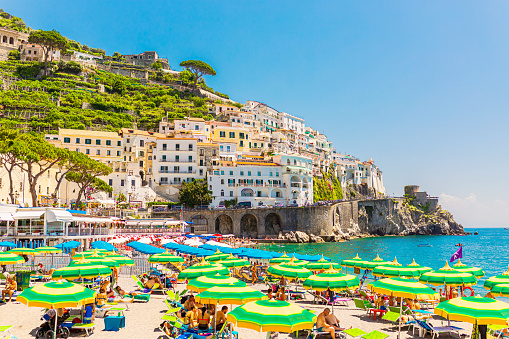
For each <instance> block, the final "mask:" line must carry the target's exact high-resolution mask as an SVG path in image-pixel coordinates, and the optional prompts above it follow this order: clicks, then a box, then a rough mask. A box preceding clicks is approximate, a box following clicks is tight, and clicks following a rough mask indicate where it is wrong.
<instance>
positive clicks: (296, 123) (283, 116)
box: [278, 112, 306, 134]
mask: <svg viewBox="0 0 509 339" xmlns="http://www.w3.org/2000/svg"><path fill="white" fill-rule="evenodd" d="M278 119H279V127H280V128H283V129H288V130H291V131H294V132H295V133H297V134H304V132H305V129H306V124H305V120H304V119H302V118H299V117H296V116H293V115H290V114H288V113H285V112H278Z"/></svg>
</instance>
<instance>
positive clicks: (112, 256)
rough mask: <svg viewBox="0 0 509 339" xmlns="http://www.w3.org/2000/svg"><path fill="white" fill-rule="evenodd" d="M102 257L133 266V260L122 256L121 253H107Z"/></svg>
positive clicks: (122, 264)
mask: <svg viewBox="0 0 509 339" xmlns="http://www.w3.org/2000/svg"><path fill="white" fill-rule="evenodd" d="M104 258H105V259H110V260H113V261H116V262H117V263H118V264H119V265H120V266H134V260H133V259H131V258H128V257H124V256H123V255H118V254H108V255H105V256H104ZM85 260H86V259H85Z"/></svg>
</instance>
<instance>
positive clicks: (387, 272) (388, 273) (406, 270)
mask: <svg viewBox="0 0 509 339" xmlns="http://www.w3.org/2000/svg"><path fill="white" fill-rule="evenodd" d="M430 271H432V269H431V268H430V267H424V266H420V265H418V264H417V263H416V262H415V260H414V261H413V262H412V263H411V264H410V265H408V266H401V265H388V266H377V267H375V268H374V269H373V272H371V273H372V274H373V275H374V276H376V277H386V278H396V277H404V278H419V277H420V276H421V275H422V274H423V273H426V272H430Z"/></svg>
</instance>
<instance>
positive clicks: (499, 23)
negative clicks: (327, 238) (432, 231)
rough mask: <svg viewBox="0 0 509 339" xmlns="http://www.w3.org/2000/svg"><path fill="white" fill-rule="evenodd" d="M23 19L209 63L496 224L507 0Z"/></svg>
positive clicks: (37, 13) (397, 185)
mask: <svg viewBox="0 0 509 339" xmlns="http://www.w3.org/2000/svg"><path fill="white" fill-rule="evenodd" d="M1 7H2V8H3V9H4V10H5V11H7V12H10V13H11V14H13V15H16V16H20V17H22V18H23V19H24V20H25V22H26V23H27V24H28V25H29V26H31V27H32V28H37V29H56V30H58V31H60V32H61V33H62V34H63V35H65V36H67V37H69V38H71V39H74V40H77V41H80V42H81V43H82V44H87V45H89V46H91V47H98V48H103V49H105V50H106V52H107V53H108V54H109V55H111V54H112V53H113V52H116V51H118V52H120V53H123V54H131V53H141V52H143V51H146V50H156V51H157V52H158V53H159V55H161V56H163V57H167V58H168V60H169V62H170V65H171V66H172V67H173V68H174V69H177V70H178V69H179V67H178V64H179V63H180V61H182V60H187V59H201V60H204V61H206V62H208V63H210V64H211V65H212V66H213V67H214V68H215V69H216V71H217V76H215V77H212V78H207V79H206V80H207V83H208V84H209V85H210V86H212V87H213V88H214V89H215V90H218V91H220V92H222V93H227V94H229V95H230V97H231V98H232V99H234V100H237V101H240V102H245V101H246V100H249V99H251V100H258V101H262V102H264V103H266V104H268V105H270V106H272V107H274V108H276V109H278V110H282V111H285V112H288V113H290V114H294V115H297V116H300V117H303V118H305V119H306V124H307V125H309V126H311V127H313V128H315V129H317V130H319V131H321V132H324V133H325V134H327V136H328V137H329V138H330V139H331V140H332V141H333V142H334V144H335V146H336V149H337V150H338V151H341V152H346V153H349V154H352V155H355V156H358V157H360V158H361V159H362V160H368V159H369V158H370V157H372V158H373V159H374V160H375V162H376V164H377V165H379V166H380V167H381V169H382V170H383V171H384V180H385V186H386V188H387V191H388V193H390V194H392V193H395V194H396V195H401V194H402V191H403V186H404V185H405V184H417V185H420V186H421V189H422V190H426V191H427V192H428V193H429V194H431V195H434V196H440V197H441V203H442V205H443V206H444V207H445V208H447V209H449V210H451V211H452V212H453V214H454V215H455V217H456V220H457V221H459V222H461V223H462V224H463V225H464V226H468V227H488V226H499V227H501V226H509V219H508V218H507V217H506V211H507V210H508V209H509V197H508V196H507V194H508V190H509V179H508V173H506V172H505V171H506V170H509V166H508V165H509V160H508V151H507V147H508V146H509V137H508V135H509V133H508V131H507V129H508V127H509V118H508V115H507V110H508V106H509V95H508V93H509V83H508V79H509V62H508V61H509V44H508V37H509V20H508V18H509V2H507V1H501V0H500V1H497V0H493V1H466V0H461V1H453V0H452V1H408V0H401V1H390V0H386V1H370V0H364V1H358V0H352V1H318V0H314V1H295V0H294V1H283V0H278V1H262V0H257V1H243V0H240V1H239V0H234V1H213V0H204V1H200V0H193V1H170V0H167V1H151V2H150V3H149V2H148V1H131V0H124V1H104V0H103V1H94V0H87V1H52V0H46V1H31V0H23V1H20V0H3V1H2V4H1Z"/></svg>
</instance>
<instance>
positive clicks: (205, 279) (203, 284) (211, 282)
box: [187, 274, 247, 293]
mask: <svg viewBox="0 0 509 339" xmlns="http://www.w3.org/2000/svg"><path fill="white" fill-rule="evenodd" d="M229 285H233V286H235V287H245V286H247V285H246V283H245V282H243V281H240V280H239V279H237V278H233V277H229V276H226V275H220V274H215V275H209V276H201V277H198V278H196V279H192V280H190V281H189V282H188V283H187V289H188V290H191V291H194V292H198V293H201V292H203V291H205V290H208V289H209V288H211V287H216V286H219V287H222V286H229Z"/></svg>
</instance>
